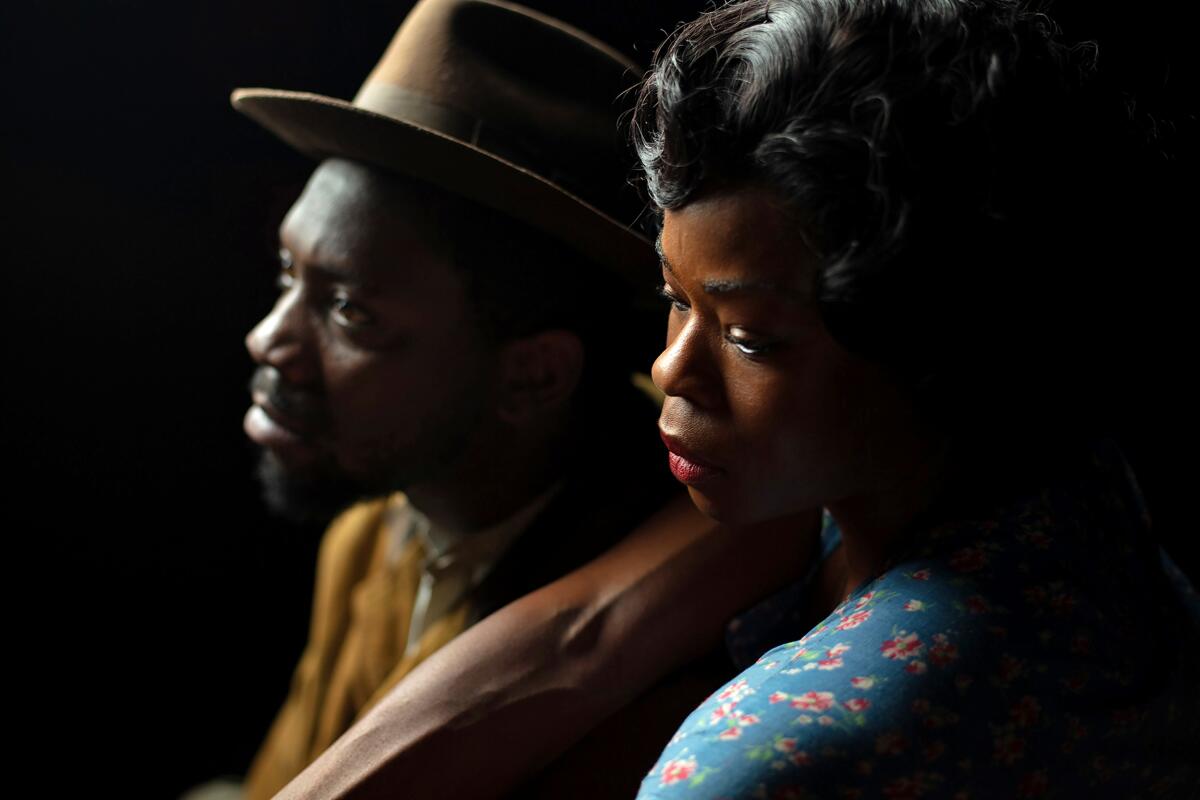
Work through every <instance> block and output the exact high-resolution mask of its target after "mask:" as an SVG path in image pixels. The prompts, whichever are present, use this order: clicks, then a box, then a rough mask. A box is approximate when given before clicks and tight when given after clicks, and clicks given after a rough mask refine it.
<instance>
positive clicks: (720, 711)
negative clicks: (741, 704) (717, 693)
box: [708, 702, 738, 725]
mask: <svg viewBox="0 0 1200 800" xmlns="http://www.w3.org/2000/svg"><path fill="white" fill-rule="evenodd" d="M736 707H737V703H736V702H734V703H721V705H719V706H717V707H716V708H714V709H713V711H712V714H711V715H710V716H709V718H708V724H710V725H715V724H716V723H717V722H719V721H721V720H723V719H725V718H726V717H728V716H732V715H736V714H737V713H738V712H737V711H734V708H736Z"/></svg>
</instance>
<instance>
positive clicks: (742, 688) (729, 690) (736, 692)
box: [717, 678, 754, 703]
mask: <svg viewBox="0 0 1200 800" xmlns="http://www.w3.org/2000/svg"><path fill="white" fill-rule="evenodd" d="M748 694H754V690H753V689H751V688H750V687H749V682H748V681H747V680H746V679H745V678H742V679H741V680H740V681H734V682H733V683H731V684H729V685H728V686H726V687H725V688H724V689H722V690H721V693H720V694H718V695H717V700H720V701H724V700H732V701H734V702H735V703H736V702H737V701H738V700H741V699H742V698H743V697H745V696H746V695H748Z"/></svg>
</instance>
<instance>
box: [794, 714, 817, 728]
mask: <svg viewBox="0 0 1200 800" xmlns="http://www.w3.org/2000/svg"><path fill="white" fill-rule="evenodd" d="M812 721H813V718H812V717H810V716H809V715H808V714H801V715H800V716H798V717H796V722H797V723H798V724H800V725H811V724H812Z"/></svg>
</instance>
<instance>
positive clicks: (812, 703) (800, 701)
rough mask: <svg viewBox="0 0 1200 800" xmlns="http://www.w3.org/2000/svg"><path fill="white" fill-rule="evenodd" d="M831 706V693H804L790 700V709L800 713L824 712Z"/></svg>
mask: <svg viewBox="0 0 1200 800" xmlns="http://www.w3.org/2000/svg"><path fill="white" fill-rule="evenodd" d="M832 705H833V692H805V693H804V694H802V695H800V696H799V697H795V698H792V708H798V709H800V710H801V711H825V710H827V709H829V708H830V707H831V706H832Z"/></svg>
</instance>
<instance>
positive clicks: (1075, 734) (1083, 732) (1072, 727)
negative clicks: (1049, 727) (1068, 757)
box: [1062, 715, 1087, 753]
mask: <svg viewBox="0 0 1200 800" xmlns="http://www.w3.org/2000/svg"><path fill="white" fill-rule="evenodd" d="M1085 736H1087V728H1086V727H1085V726H1084V724H1083V722H1081V721H1080V719H1079V717H1076V716H1073V715H1067V740H1066V741H1065V742H1063V746H1062V751H1063V752H1064V753H1070V752H1071V751H1072V750H1074V749H1075V743H1076V742H1078V741H1079V740H1080V739H1082V738H1084V737H1085Z"/></svg>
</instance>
